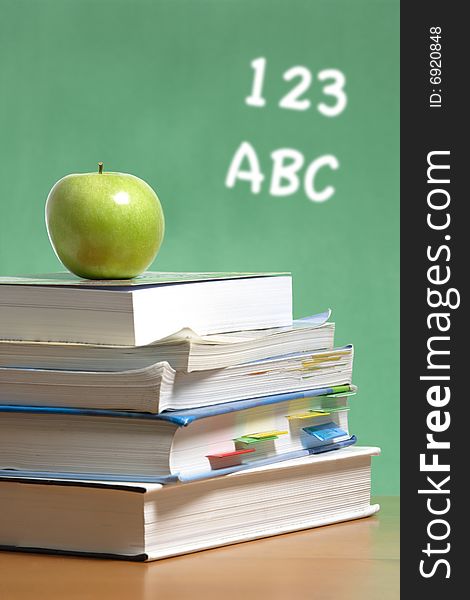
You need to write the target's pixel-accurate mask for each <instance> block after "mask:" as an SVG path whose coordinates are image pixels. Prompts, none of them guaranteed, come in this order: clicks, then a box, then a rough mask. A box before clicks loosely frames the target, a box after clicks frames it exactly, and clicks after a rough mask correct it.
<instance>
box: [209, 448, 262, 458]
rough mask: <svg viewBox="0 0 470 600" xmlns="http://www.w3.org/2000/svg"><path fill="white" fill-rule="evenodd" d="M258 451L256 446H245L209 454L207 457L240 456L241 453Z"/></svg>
mask: <svg viewBox="0 0 470 600" xmlns="http://www.w3.org/2000/svg"><path fill="white" fill-rule="evenodd" d="M250 452H256V449H255V448H245V449H243V450H232V451H231V452H219V453H217V454H208V455H207V456H206V458H228V457H229V456H238V455H239V454H249V453H250Z"/></svg>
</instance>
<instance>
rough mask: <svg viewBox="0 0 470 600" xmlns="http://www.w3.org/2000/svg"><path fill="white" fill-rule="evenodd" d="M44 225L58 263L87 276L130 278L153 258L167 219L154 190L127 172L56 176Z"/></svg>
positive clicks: (88, 277)
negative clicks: (60, 177)
mask: <svg viewBox="0 0 470 600" xmlns="http://www.w3.org/2000/svg"><path fill="white" fill-rule="evenodd" d="M46 226H47V232H48V234H49V239H50V241H51V244H52V247H53V248H54V251H55V253H56V254H57V257H58V258H59V260H60V261H61V262H62V264H63V265H64V266H65V267H67V269H69V271H72V273H75V275H78V276H80V277H85V278H86V279H130V278H132V277H136V276H137V275H139V274H140V273H142V272H143V271H145V269H146V268H147V267H148V266H149V265H150V263H151V262H152V261H153V260H154V258H155V256H156V255H157V252H158V250H159V248H160V245H161V243H162V240H163V234H164V231H165V221H164V218H163V211H162V207H161V204H160V201H159V199H158V196H157V194H156V193H155V192H154V191H153V189H152V188H151V187H150V186H149V185H148V184H147V183H145V181H143V180H142V179H139V178H138V177H134V175H129V174H127V173H111V172H103V165H102V163H99V170H98V172H97V173H79V174H75V175H67V176H66V177H63V178H62V179H60V180H59V181H58V182H57V183H56V184H55V185H54V187H53V188H52V189H51V191H50V192H49V196H48V197H47V201H46Z"/></svg>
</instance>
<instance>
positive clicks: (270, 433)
mask: <svg viewBox="0 0 470 600" xmlns="http://www.w3.org/2000/svg"><path fill="white" fill-rule="evenodd" d="M287 433H289V432H288V431H279V430H277V429H273V430H272V431H262V432H261V433H250V434H249V435H248V436H247V437H251V438H255V439H257V440H262V439H263V438H267V437H273V436H275V435H286V434H287Z"/></svg>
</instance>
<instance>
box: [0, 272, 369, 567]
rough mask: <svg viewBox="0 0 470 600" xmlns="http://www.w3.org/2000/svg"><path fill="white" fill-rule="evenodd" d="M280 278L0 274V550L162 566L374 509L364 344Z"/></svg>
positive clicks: (285, 277) (272, 275)
mask: <svg viewBox="0 0 470 600" xmlns="http://www.w3.org/2000/svg"><path fill="white" fill-rule="evenodd" d="M329 318H330V311H326V312H324V313H321V314H317V315H314V316H312V317H308V318H304V319H299V320H295V321H293V319H292V282H291V277H290V275H289V274H285V273H146V274H144V275H142V276H141V277H139V278H137V279H134V280H130V281H87V280H81V279H78V278H75V277H73V276H71V275H69V274H66V273H61V274H55V275H46V276H40V277H33V278H26V277H23V278H20V277H18V278H6V277H3V278H0V338H1V341H0V405H1V406H0V514H2V520H1V523H0V546H1V547H3V548H8V549H12V548H14V549H20V550H42V551H47V552H65V553H74V554H80V553H85V554H92V555H94V554H96V555H106V556H116V557H120V558H126V559H132V560H153V559H158V558H164V557H167V556H173V555H177V554H182V553H186V552H192V551H195V550H200V549H204V548H209V547H214V546H221V545H225V544H230V543H234V542H239V541H243V540H249V539H255V538H259V537H265V536H269V535H274V534H277V533H284V532H288V531H293V530H298V529H304V528H308V527H314V526H318V525H324V524H329V523H334V522H338V521H344V520H348V519H354V518H359V517H364V516H368V515H370V514H373V513H374V512H376V511H377V510H378V506H377V505H371V504H370V463H371V456H372V455H374V454H377V453H378V452H379V450H378V448H366V447H358V446H356V445H354V444H355V441H356V438H355V437H354V436H353V435H352V434H351V433H350V431H349V426H348V411H349V399H350V397H351V396H353V395H354V394H355V393H356V388H355V386H354V385H353V383H352V366H353V348H352V346H344V347H340V348H337V347H334V329H335V327H334V324H333V323H332V322H330V321H329Z"/></svg>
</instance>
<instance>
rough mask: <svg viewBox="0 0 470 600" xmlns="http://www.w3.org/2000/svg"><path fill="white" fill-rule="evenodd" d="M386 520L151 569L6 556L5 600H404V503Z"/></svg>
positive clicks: (0, 586)
mask: <svg viewBox="0 0 470 600" xmlns="http://www.w3.org/2000/svg"><path fill="white" fill-rule="evenodd" d="M375 500H376V501H377V502H379V503H380V504H381V506H382V510H381V512H380V513H378V515H376V516H374V517H369V518H368V519H361V520H359V521H351V522H349V523H340V524H337V525H330V526H327V527H322V528H319V529H311V530H308V531H300V532H297V533H290V534H286V535H281V536H277V537H273V538H268V539H264V540H258V541H254V542H248V543H244V544H237V545H234V546H228V547H225V548H219V549H214V550H206V551H205V552H198V553H195V554H189V555H186V556H180V557H176V558H170V559H166V560H162V561H157V562H153V563H147V564H138V563H130V562H121V561H111V560H91V559H86V558H69V557H61V556H45V555H38V554H20V553H14V552H11V553H10V552H8V553H7V552H4V553H2V552H0V598H1V600H25V599H28V600H30V599H31V600H32V599H34V600H43V599H44V600H46V599H47V600H59V599H60V600H95V599H97V600H108V599H109V600H111V599H112V600H173V599H175V600H182V599H186V598H188V599H191V600H197V599H199V598H201V599H202V598H203V599H204V600H211V599H214V600H232V599H234V600H235V599H236V600H248V599H249V600H251V599H253V600H258V599H261V598H263V597H265V598H267V599H269V600H278V599H279V600H291V599H292V600H294V599H295V600H303V599H309V600H310V599H312V600H317V599H318V600H330V599H331V600H343V599H344V600H356V599H357V600H359V599H360V600H369V599H370V600H375V599H376V598H380V600H396V599H398V597H399V581H398V579H399V553H398V552H399V548H398V545H399V512H398V511H399V501H398V498H396V497H384V498H376V499H375Z"/></svg>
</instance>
